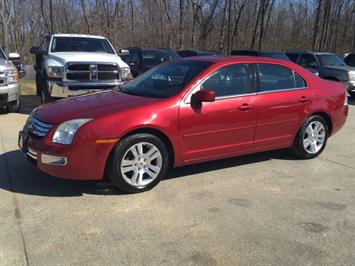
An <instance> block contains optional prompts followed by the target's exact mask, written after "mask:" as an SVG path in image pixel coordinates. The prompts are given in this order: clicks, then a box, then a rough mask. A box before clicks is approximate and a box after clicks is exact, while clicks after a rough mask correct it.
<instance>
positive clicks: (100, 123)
mask: <svg viewBox="0 0 355 266" xmlns="http://www.w3.org/2000/svg"><path fill="white" fill-rule="evenodd" d="M347 114H348V106H347V97H346V93H345V91H344V88H343V86H342V84H340V83H338V82H333V81H328V80H324V79H320V78H319V77H317V76H315V75H313V74H312V73H310V72H309V71H307V70H305V69H304V68H302V67H300V66H298V65H296V64H294V63H292V62H288V61H286V60H276V59H270V58H261V57H260V58H258V57H212V56H211V57H193V58H186V59H178V60H174V61H171V62H167V63H164V64H161V65H159V66H157V67H155V68H153V69H151V70H149V71H147V72H145V73H144V74H142V75H140V76H139V77H137V78H135V79H134V80H132V81H131V82H129V83H127V84H125V85H123V86H122V87H121V88H117V89H113V90H110V91H105V92H101V93H95V94H89V95H83V96H81V97H76V98H72V99H70V98H69V99H66V100H62V101H58V102H56V103H53V104H50V105H42V106H40V107H38V108H37V109H35V110H33V112H32V113H31V115H30V117H29V119H28V120H27V123H26V125H25V126H24V128H23V131H21V132H20V135H19V146H20V148H21V150H22V151H23V152H24V153H25V154H26V155H27V157H28V158H29V160H30V161H31V162H33V163H34V164H35V165H36V166H37V167H38V168H39V169H40V170H42V171H44V172H46V173H48V174H50V175H52V176H58V177H62V178H69V179H80V180H100V179H102V178H104V177H108V178H110V179H111V180H112V181H113V183H114V184H115V185H116V186H118V188H119V189H120V190H122V191H124V192H128V193H132V192H141V191H145V190H149V189H151V188H153V187H154V186H155V185H157V184H158V183H159V181H160V180H161V179H162V178H163V177H164V176H165V173H166V171H167V169H168V167H177V166H182V165H188V164H193V163H198V162H204V161H210V160H215V159H221V158H226V157H232V156H237V155H242V154H249V153H255V152H261V151H267V150H273V149H283V148H290V149H291V150H292V152H293V153H294V154H295V155H296V156H298V157H300V158H304V159H311V158H314V157H316V156H318V155H319V154H321V153H322V151H323V150H324V148H325V146H326V143H327V139H328V137H329V136H331V135H334V134H335V133H336V132H338V131H339V130H340V129H341V128H342V127H343V125H344V124H345V122H346V118H347ZM83 158H85V159H84V160H83Z"/></svg>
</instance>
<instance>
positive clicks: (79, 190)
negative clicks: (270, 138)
mask: <svg viewBox="0 0 355 266" xmlns="http://www.w3.org/2000/svg"><path fill="white" fill-rule="evenodd" d="M271 159H283V160H292V159H295V158H294V157H292V156H290V155H289V154H288V153H287V152H285V151H283V150H279V151H272V152H263V153H259V154H253V155H247V156H242V157H234V158H229V159H223V160H218V161H212V162H208V163H200V164H196V165H189V166H184V167H179V168H175V169H170V170H169V171H168V174H167V176H166V178H165V179H164V180H169V179H174V178H179V177H183V176H188V175H193V174H198V173H208V172H210V171H215V170H218V169H224V168H230V167H236V166H239V165H246V164H253V163H258V162H262V161H267V160H271ZM1 168H3V169H1ZM3 171H5V173H3ZM164 180H163V182H164ZM0 189H4V190H8V191H12V192H15V193H20V194H27V195H36V196H46V197H78V196H82V195H83V194H94V195H103V196H105V195H106V196H108V195H122V194H123V193H121V192H120V191H119V190H118V189H117V188H116V187H115V186H114V185H113V184H112V183H110V182H108V181H106V180H103V181H74V180H66V179H60V178H55V177H52V176H49V175H47V174H45V173H43V172H41V171H39V170H38V169H37V168H35V167H34V166H32V165H31V164H30V163H28V162H27V160H26V158H25V157H24V155H23V154H22V152H20V151H19V150H16V151H10V152H7V153H4V154H1V155H0Z"/></svg>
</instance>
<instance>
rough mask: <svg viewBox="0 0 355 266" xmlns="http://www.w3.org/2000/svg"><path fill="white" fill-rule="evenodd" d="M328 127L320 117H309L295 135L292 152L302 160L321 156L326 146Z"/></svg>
mask: <svg viewBox="0 0 355 266" xmlns="http://www.w3.org/2000/svg"><path fill="white" fill-rule="evenodd" d="M328 136H329V126H328V124H327V122H326V121H325V120H324V118H323V117H322V116H319V115H314V116H311V117H309V118H308V119H307V120H306V121H305V122H304V123H303V125H302V127H301V128H300V130H299V131H298V133H297V136H296V139H295V142H294V143H293V146H292V149H291V150H292V152H293V154H295V155H296V156H297V157H299V158H302V159H312V158H315V157H317V156H318V155H319V154H321V153H322V152H323V150H324V148H325V146H326V145H327V139H328Z"/></svg>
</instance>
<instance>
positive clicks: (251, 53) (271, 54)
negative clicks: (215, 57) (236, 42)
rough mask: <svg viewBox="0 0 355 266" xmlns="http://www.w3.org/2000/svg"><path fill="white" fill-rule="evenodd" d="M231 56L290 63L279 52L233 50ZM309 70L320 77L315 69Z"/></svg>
mask: <svg viewBox="0 0 355 266" xmlns="http://www.w3.org/2000/svg"><path fill="white" fill-rule="evenodd" d="M231 55H240V56H261V57H269V58H275V59H282V60H286V61H290V58H288V56H287V55H286V54H285V53H283V52H278V51H263V50H233V51H232V52H231ZM306 69H307V70H309V71H311V72H312V73H313V74H315V75H317V76H318V75H319V73H318V71H317V70H315V69H314V68H308V67H307V68H306Z"/></svg>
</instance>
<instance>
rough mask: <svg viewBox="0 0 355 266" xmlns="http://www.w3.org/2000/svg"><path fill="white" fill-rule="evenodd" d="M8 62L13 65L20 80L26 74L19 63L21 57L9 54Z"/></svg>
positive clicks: (20, 62)
mask: <svg viewBox="0 0 355 266" xmlns="http://www.w3.org/2000/svg"><path fill="white" fill-rule="evenodd" d="M8 60H9V61H11V62H12V63H13V64H14V65H15V67H16V68H17V71H18V73H19V75H20V78H23V77H24V76H25V75H26V72H25V68H24V66H23V64H22V61H21V56H20V55H19V54H18V53H9V56H8Z"/></svg>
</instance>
